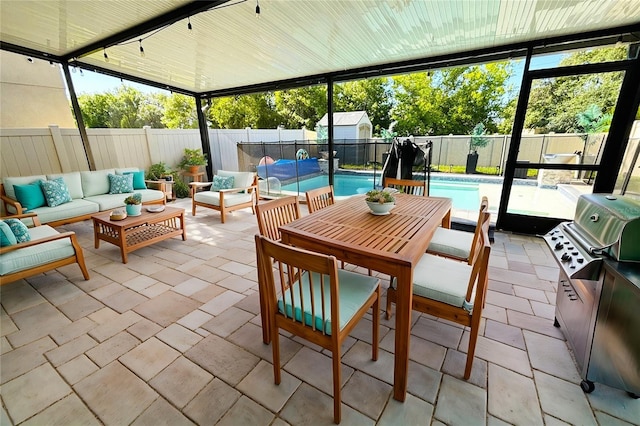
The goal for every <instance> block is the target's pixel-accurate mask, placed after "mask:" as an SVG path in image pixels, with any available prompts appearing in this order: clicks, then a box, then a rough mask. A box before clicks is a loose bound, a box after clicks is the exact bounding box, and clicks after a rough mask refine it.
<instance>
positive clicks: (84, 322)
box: [49, 317, 97, 345]
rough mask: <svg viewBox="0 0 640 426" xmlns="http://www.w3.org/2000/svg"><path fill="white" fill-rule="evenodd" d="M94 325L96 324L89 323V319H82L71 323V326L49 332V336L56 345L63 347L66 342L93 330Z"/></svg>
mask: <svg viewBox="0 0 640 426" xmlns="http://www.w3.org/2000/svg"><path fill="white" fill-rule="evenodd" d="M96 325H97V324H96V323H95V322H93V321H91V320H90V319H89V318H86V317H83V318H80V319H79V320H77V321H74V322H72V323H71V324H68V325H65V326H63V327H59V328H57V329H55V330H53V331H51V333H49V335H50V336H51V338H52V339H53V340H54V341H55V342H56V343H57V344H59V345H63V344H65V343H67V342H68V341H70V340H73V339H75V338H76V337H78V336H81V335H83V334H85V333H87V332H88V331H89V330H91V329H93V328H95V327H96Z"/></svg>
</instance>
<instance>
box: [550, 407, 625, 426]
mask: <svg viewBox="0 0 640 426" xmlns="http://www.w3.org/2000/svg"><path fill="white" fill-rule="evenodd" d="M595 415H596V420H598V424H600V425H607V426H631V423H628V422H625V421H624V420H620V419H617V418H615V417H612V416H610V415H609V414H607V413H603V412H602V411H596V412H595ZM547 424H548V423H547Z"/></svg>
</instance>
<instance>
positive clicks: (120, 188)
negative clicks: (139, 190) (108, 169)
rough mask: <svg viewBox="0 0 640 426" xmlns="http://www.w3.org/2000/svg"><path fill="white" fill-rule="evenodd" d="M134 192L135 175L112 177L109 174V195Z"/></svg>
mask: <svg viewBox="0 0 640 426" xmlns="http://www.w3.org/2000/svg"><path fill="white" fill-rule="evenodd" d="M128 192H133V174H129V175H112V174H111V173H109V194H126V193H128Z"/></svg>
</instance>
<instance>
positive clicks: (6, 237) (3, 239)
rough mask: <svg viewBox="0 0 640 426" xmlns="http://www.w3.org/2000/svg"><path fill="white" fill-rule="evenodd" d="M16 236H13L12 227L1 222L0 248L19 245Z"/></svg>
mask: <svg viewBox="0 0 640 426" xmlns="http://www.w3.org/2000/svg"><path fill="white" fill-rule="evenodd" d="M17 243H18V240H16V236H15V235H13V231H11V227H10V226H9V224H8V223H6V222H5V221H4V220H0V247H6V246H12V245H14V244H17Z"/></svg>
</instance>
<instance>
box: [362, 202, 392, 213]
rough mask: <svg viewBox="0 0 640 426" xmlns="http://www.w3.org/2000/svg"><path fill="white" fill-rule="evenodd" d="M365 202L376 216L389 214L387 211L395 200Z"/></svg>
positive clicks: (389, 210)
mask: <svg viewBox="0 0 640 426" xmlns="http://www.w3.org/2000/svg"><path fill="white" fill-rule="evenodd" d="M366 203H367V205H368V206H369V210H371V213H372V214H375V215H378V216H384V215H387V214H389V212H391V209H392V208H394V207H395V205H396V203H395V202H393V203H384V204H380V203H378V202H372V201H367V202H366Z"/></svg>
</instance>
